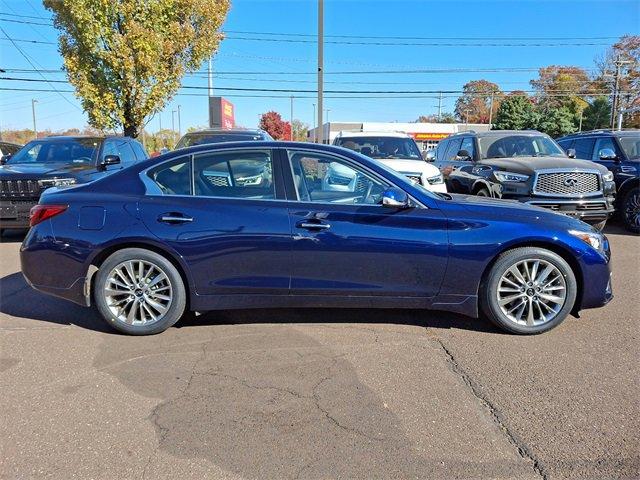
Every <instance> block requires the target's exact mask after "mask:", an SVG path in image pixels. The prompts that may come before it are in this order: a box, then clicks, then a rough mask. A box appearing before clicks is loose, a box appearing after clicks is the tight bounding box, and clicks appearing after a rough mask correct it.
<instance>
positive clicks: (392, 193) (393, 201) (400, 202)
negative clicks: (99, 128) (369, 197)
mask: <svg viewBox="0 0 640 480" xmlns="http://www.w3.org/2000/svg"><path fill="white" fill-rule="evenodd" d="M382 205H383V206H385V207H389V208H408V207H409V195H407V192H405V191H404V190H401V189H400V188H397V187H389V188H387V189H386V190H385V191H384V193H383V194H382Z"/></svg>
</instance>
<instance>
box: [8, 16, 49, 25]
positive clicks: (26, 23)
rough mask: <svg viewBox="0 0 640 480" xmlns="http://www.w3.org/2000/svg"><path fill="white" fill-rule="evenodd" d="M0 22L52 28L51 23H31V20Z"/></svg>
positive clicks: (10, 19)
mask: <svg viewBox="0 0 640 480" xmlns="http://www.w3.org/2000/svg"><path fill="white" fill-rule="evenodd" d="M0 22H11V23H22V24H25V25H41V26H43V27H53V24H52V23H40V22H32V21H31V20H15V19H13V18H0Z"/></svg>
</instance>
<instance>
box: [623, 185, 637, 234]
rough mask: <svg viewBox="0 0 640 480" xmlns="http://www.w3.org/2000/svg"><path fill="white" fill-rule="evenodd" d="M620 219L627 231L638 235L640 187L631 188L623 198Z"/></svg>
mask: <svg viewBox="0 0 640 480" xmlns="http://www.w3.org/2000/svg"><path fill="white" fill-rule="evenodd" d="M622 218H623V220H624V226H625V227H626V228H627V230H629V231H630V232H634V233H640V187H635V188H632V189H631V190H629V191H628V192H627V194H626V195H625V196H624V200H623V201H622Z"/></svg>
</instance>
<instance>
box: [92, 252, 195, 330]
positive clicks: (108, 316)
mask: <svg viewBox="0 0 640 480" xmlns="http://www.w3.org/2000/svg"><path fill="white" fill-rule="evenodd" d="M127 260H146V261H148V262H151V263H154V264H156V265H157V266H158V267H160V268H161V269H162V270H163V271H164V272H165V274H166V275H167V277H168V278H169V282H170V283H171V288H172V291H173V299H172V302H171V306H170V307H169V310H168V311H167V313H166V314H165V316H164V317H163V318H162V319H161V320H159V321H158V322H154V323H152V324H150V325H127V324H125V323H122V322H121V321H119V320H118V319H116V318H115V317H114V315H113V313H112V312H111V310H110V309H109V307H108V305H107V302H106V300H105V298H104V295H102V291H103V289H104V286H105V284H106V281H107V277H108V275H109V272H111V270H112V269H113V268H114V267H115V266H116V265H119V264H120V263H122V262H126V261H127ZM93 298H94V303H95V306H96V308H97V310H98V312H99V313H100V315H101V316H102V318H103V319H104V320H105V321H106V322H107V323H108V324H109V325H111V326H112V327H113V328H115V329H116V330H118V331H120V332H123V333H127V334H129V335H152V334H155V333H160V332H163V331H164V330H166V329H167V328H169V327H171V326H172V325H174V324H175V323H176V322H177V321H178V320H179V319H180V317H181V316H182V314H183V313H184V310H185V307H186V291H185V287H184V282H183V281H182V277H181V276H180V273H179V272H178V270H177V269H176V267H175V266H174V265H173V264H172V263H171V262H170V261H169V260H167V259H166V258H165V257H163V256H162V255H160V254H158V253H156V252H153V251H151V250H145V249H142V248H127V249H123V250H119V251H117V252H115V253H113V254H112V255H111V256H109V257H108V258H107V259H106V260H105V261H104V262H103V263H102V265H100V268H99V269H98V271H97V272H96V274H95V281H94V283H93Z"/></svg>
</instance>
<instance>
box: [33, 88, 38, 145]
mask: <svg viewBox="0 0 640 480" xmlns="http://www.w3.org/2000/svg"><path fill="white" fill-rule="evenodd" d="M36 103H38V100H36V99H35V98H32V99H31V114H32V115H33V134H34V136H35V139H36V140H37V139H38V129H37V128H36Z"/></svg>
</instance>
